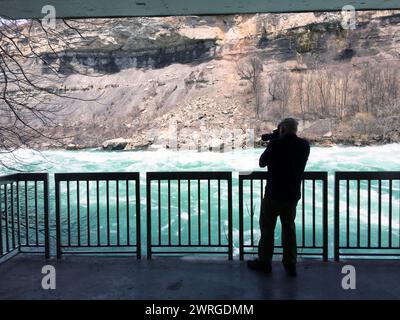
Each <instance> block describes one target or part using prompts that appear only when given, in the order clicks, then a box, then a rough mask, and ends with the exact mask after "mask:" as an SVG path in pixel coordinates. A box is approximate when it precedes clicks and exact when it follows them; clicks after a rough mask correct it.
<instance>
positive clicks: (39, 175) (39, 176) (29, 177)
mask: <svg viewBox="0 0 400 320" xmlns="http://www.w3.org/2000/svg"><path fill="white" fill-rule="evenodd" d="M16 176H17V180H18V181H44V180H46V179H47V178H48V176H49V174H48V173H47V172H21V173H17V174H16Z"/></svg>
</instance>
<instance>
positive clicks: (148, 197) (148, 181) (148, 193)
mask: <svg viewBox="0 0 400 320" xmlns="http://www.w3.org/2000/svg"><path fill="white" fill-rule="evenodd" d="M146 210H147V221H146V224H147V243H146V245H147V259H148V260H150V259H151V179H150V177H149V174H148V173H147V174H146Z"/></svg>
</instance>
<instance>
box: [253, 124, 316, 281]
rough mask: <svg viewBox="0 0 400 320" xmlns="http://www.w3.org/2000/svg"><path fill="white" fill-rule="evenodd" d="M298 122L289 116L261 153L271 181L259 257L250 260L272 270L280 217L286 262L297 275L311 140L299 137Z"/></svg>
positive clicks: (264, 204)
mask: <svg viewBox="0 0 400 320" xmlns="http://www.w3.org/2000/svg"><path fill="white" fill-rule="evenodd" d="M297 127H298V122H297V120H296V119H293V118H286V119H284V120H282V121H281V123H280V124H279V126H278V128H279V137H278V138H277V139H273V140H271V141H270V142H269V144H268V146H267V148H266V149H265V151H264V152H263V154H262V155H261V157H260V163H259V164H260V167H262V168H264V167H265V166H267V167H268V173H269V176H268V181H267V185H266V187H265V194H264V198H263V200H262V203H261V210H260V231H261V238H260V241H259V243H258V258H257V259H255V260H250V261H247V265H248V267H249V268H251V269H254V270H260V271H264V272H266V273H270V272H271V271H272V266H271V261H272V256H273V252H274V232H275V226H276V220H277V218H278V216H279V217H280V220H281V224H282V245H283V259H282V263H283V265H284V267H285V269H286V272H287V274H288V275H289V276H296V259H297V246H296V228H295V222H294V220H295V217H296V206H297V202H298V201H299V199H300V198H301V192H300V186H301V180H302V175H303V172H304V169H305V166H306V163H307V160H308V156H309V154H310V145H309V143H308V142H307V141H306V140H304V139H301V138H299V137H297Z"/></svg>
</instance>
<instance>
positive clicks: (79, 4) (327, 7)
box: [0, 0, 400, 19]
mask: <svg viewBox="0 0 400 320" xmlns="http://www.w3.org/2000/svg"><path fill="white" fill-rule="evenodd" d="M45 5H52V6H54V7H55V9H56V16H57V17H59V18H87V17H129V16H170V15H215V14H236V13H238V14H240V13H257V12H259V13H262V12H306V11H340V10H341V9H342V7H343V6H345V5H352V6H354V7H355V9H356V10H378V9H400V1H399V0H196V1H194V0H0V16H3V17H9V18H13V19H24V18H41V17H43V16H44V14H43V13H42V7H43V6H45Z"/></svg>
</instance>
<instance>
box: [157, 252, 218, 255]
mask: <svg viewBox="0 0 400 320" xmlns="http://www.w3.org/2000/svg"><path fill="white" fill-rule="evenodd" d="M184 253H186V254H187V253H195V254H224V255H226V251H153V252H152V254H165V255H171V254H184Z"/></svg>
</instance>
